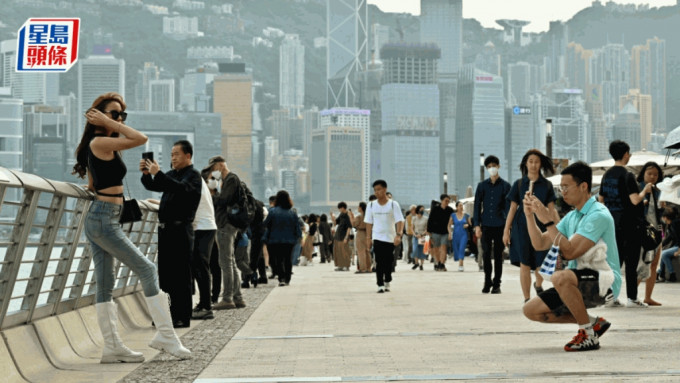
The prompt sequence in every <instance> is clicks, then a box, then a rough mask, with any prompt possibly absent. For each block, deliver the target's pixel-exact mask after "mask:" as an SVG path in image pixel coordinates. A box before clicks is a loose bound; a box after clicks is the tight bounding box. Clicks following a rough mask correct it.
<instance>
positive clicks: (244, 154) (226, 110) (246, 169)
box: [212, 65, 253, 184]
mask: <svg viewBox="0 0 680 383" xmlns="http://www.w3.org/2000/svg"><path fill="white" fill-rule="evenodd" d="M220 72H221V74H219V75H218V76H216V77H215V79H214V81H213V94H212V100H213V108H212V110H213V112H214V113H219V114H221V115H222V137H221V141H222V151H221V153H222V155H223V156H225V158H226V159H227V164H228V166H229V169H230V170H232V171H233V172H235V173H236V174H237V175H238V176H239V178H240V179H241V180H242V181H245V182H246V184H250V183H251V181H252V158H251V155H252V127H253V123H252V121H253V111H252V105H253V94H252V93H253V91H252V89H253V87H252V83H253V79H252V76H251V75H250V74H247V73H246V72H245V66H244V65H235V66H227V65H225V66H222V67H221V69H220Z"/></svg>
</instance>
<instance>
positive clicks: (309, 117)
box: [302, 105, 319, 158]
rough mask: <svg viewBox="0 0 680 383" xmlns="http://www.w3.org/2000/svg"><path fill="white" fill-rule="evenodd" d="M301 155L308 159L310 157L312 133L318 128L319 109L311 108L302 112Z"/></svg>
mask: <svg viewBox="0 0 680 383" xmlns="http://www.w3.org/2000/svg"><path fill="white" fill-rule="evenodd" d="M302 116H303V122H302V123H303V129H302V154H303V155H304V156H305V157H307V158H309V157H310V156H311V155H312V132H313V131H314V129H318V128H319V108H317V107H316V105H315V106H312V107H311V108H310V109H307V110H305V111H304V112H303V114H302Z"/></svg>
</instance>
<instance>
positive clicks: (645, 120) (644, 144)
mask: <svg viewBox="0 0 680 383" xmlns="http://www.w3.org/2000/svg"><path fill="white" fill-rule="evenodd" d="M627 104H631V105H632V106H633V108H634V109H635V111H636V113H638V114H639V116H638V117H639V120H640V126H639V128H640V129H639V133H640V137H639V138H638V139H636V141H637V142H639V144H640V148H641V149H647V148H648V145H649V142H650V141H651V140H652V96H650V95H648V94H641V93H640V90H639V89H629V90H628V94H627V95H625V96H621V97H620V98H619V108H620V109H621V110H622V111H623V110H626V112H628V113H629V114H630V111H631V109H630V108H628V107H627ZM629 117H630V116H629ZM617 121H618V120H617Z"/></svg>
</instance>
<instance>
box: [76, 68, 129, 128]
mask: <svg viewBox="0 0 680 383" xmlns="http://www.w3.org/2000/svg"><path fill="white" fill-rule="evenodd" d="M108 92H116V93H118V94H120V95H121V96H123V97H125V60H123V59H117V58H115V57H113V56H112V55H93V56H90V57H88V58H86V59H81V60H78V101H79V106H80V107H79V109H78V118H79V122H78V126H81V127H82V126H84V125H85V118H84V117H83V115H84V114H85V112H86V111H87V110H88V109H89V108H90V106H92V102H93V101H94V100H95V99H96V98H97V97H99V96H100V95H102V94H104V93H108Z"/></svg>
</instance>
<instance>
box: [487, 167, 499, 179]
mask: <svg viewBox="0 0 680 383" xmlns="http://www.w3.org/2000/svg"><path fill="white" fill-rule="evenodd" d="M486 170H488V171H489V174H490V175H491V177H495V176H497V175H498V168H497V167H495V166H494V167H490V168H487V169H486Z"/></svg>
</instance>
